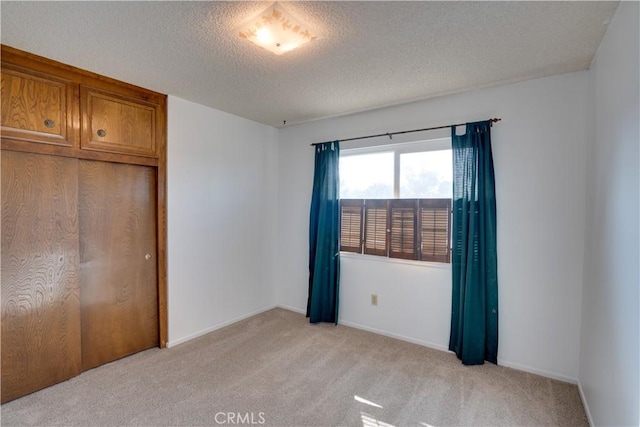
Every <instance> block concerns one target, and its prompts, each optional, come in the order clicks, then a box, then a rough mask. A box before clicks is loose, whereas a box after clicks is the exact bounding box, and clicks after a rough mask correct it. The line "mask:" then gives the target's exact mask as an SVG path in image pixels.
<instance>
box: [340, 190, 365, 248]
mask: <svg viewBox="0 0 640 427" xmlns="http://www.w3.org/2000/svg"><path fill="white" fill-rule="evenodd" d="M362 205H363V200H362V199H345V200H340V250H341V251H345V252H356V253H362Z"/></svg>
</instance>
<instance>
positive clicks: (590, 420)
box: [578, 380, 595, 426]
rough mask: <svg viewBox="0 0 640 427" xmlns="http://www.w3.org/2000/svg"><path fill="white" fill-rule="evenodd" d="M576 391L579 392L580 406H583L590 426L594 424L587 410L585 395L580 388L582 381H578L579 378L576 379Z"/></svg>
mask: <svg viewBox="0 0 640 427" xmlns="http://www.w3.org/2000/svg"><path fill="white" fill-rule="evenodd" d="M578 391H579V392H580V399H582V406H584V412H585V413H586V414H587V421H589V425H590V426H595V424H594V422H593V418H591V411H590V410H589V404H588V403H587V397H586V396H585V395H584V390H583V389H582V383H581V382H580V380H578Z"/></svg>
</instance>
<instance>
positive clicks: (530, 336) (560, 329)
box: [277, 72, 587, 382]
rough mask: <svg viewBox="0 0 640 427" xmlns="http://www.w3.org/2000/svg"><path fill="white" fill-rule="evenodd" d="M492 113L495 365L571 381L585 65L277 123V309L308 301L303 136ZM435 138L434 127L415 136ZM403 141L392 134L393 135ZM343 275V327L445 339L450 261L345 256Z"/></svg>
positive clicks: (430, 341) (578, 294)
mask: <svg viewBox="0 0 640 427" xmlns="http://www.w3.org/2000/svg"><path fill="white" fill-rule="evenodd" d="M372 90H373V89H372ZM495 116H498V117H502V119H503V120H502V122H500V123H498V124H497V125H495V126H494V128H493V131H492V136H493V153H494V161H495V172H496V181H497V182H496V191H497V216H498V230H497V231H498V269H499V293H500V294H499V301H500V303H499V304H500V305H499V308H500V322H499V328H500V332H499V333H500V338H499V341H500V343H499V362H500V363H501V364H503V365H508V366H513V367H516V368H519V369H523V370H528V371H532V372H537V373H541V374H544V375H547V376H551V377H556V378H560V379H565V380H568V381H573V382H575V381H576V379H577V375H578V363H577V360H578V352H579V337H580V312H581V299H582V281H583V276H582V272H583V248H584V221H585V220H584V209H583V207H584V206H585V183H584V176H585V173H586V172H585V162H586V142H585V141H586V129H585V128H586V125H587V72H578V73H571V74H565V75H561V76H556V77H550V78H545V79H540V80H533V81H528V82H524V83H517V84H512V85H506V86H501V87H497V88H491V89H484V90H478V91H473V92H467V93H464V94H459V95H452V96H447V97H442V98H438V99H433V100H429V101H423V102H416V103H411V104H404V105H400V106H396V107H390V108H385V109H380V110H375V111H370V112H365V113H361V114H355V115H351V116H344V117H338V118H333V119H327V120H321V121H317V122H312V123H307V124H303V125H299V126H293V127H289V128H284V129H281V132H280V143H279V161H278V163H279V191H280V193H279V206H280V208H279V226H278V230H279V235H280V240H279V256H280V260H279V266H280V268H279V275H278V276H277V283H278V285H277V290H278V303H279V305H281V306H284V307H289V308H292V309H295V310H299V311H302V310H304V309H305V308H306V298H307V289H308V267H307V265H308V259H307V258H308V255H307V254H308V212H309V202H310V200H311V187H312V179H313V150H312V149H311V148H310V147H309V143H312V142H320V141H326V140H333V139H339V138H342V139H345V138H348V137H355V136H361V135H367V134H375V133H381V132H382V133H383V132H392V131H399V130H406V129H414V128H421V127H426V126H431V125H441V124H447V123H458V122H465V121H476V120H485V119H488V118H489V117H495ZM405 136H406V135H405ZM437 136H442V134H438V133H425V134H423V135H422V136H420V137H422V138H424V137H428V138H435V137H437ZM412 137H414V138H418V137H419V136H417V135H415V134H414V135H413V136H412ZM407 139H408V138H404V139H403V138H400V137H394V141H401V140H407ZM369 142H372V143H376V142H377V143H388V142H389V140H388V139H384V138H383V139H382V140H381V141H371V140H370V141H369ZM342 147H343V148H348V147H351V145H348V143H344V144H343V145H342ZM342 273H343V274H342V282H341V293H340V296H341V302H340V319H341V322H342V323H344V324H350V325H358V326H360V327H364V328H367V329H373V330H377V331H379V332H382V333H386V334H389V335H394V336H398V337H402V338H404V339H407V340H409V341H414V342H418V343H422V344H425V345H430V346H433V347H436V348H447V347H448V339H449V324H450V307H451V290H450V289H451V284H450V281H451V279H450V277H451V271H450V269H449V268H448V267H442V266H438V267H433V266H428V265H415V264H413V265H412V264H411V263H405V264H400V263H398V262H394V261H386V260H384V259H376V260H372V259H364V258H362V257H351V256H349V257H346V256H345V257H343V260H342ZM371 293H377V294H378V295H379V305H378V307H372V306H371V305H370V294H371Z"/></svg>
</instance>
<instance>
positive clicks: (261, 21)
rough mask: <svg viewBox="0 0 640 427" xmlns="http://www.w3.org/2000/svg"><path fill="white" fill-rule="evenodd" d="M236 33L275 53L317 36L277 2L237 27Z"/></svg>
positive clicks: (280, 53)
mask: <svg viewBox="0 0 640 427" xmlns="http://www.w3.org/2000/svg"><path fill="white" fill-rule="evenodd" d="M237 33H238V35H239V36H240V37H242V38H244V39H247V40H249V41H251V42H253V43H255V44H257V45H258V46H260V47H263V48H265V49H267V50H268V51H270V52H273V53H275V54H276V55H282V54H283V53H285V52H289V51H290V50H293V49H295V48H297V47H300V46H302V45H303V44H306V43H309V42H310V41H313V40H316V39H317V38H318V35H317V34H316V33H315V32H314V31H312V30H311V29H310V28H309V27H308V26H306V25H304V24H302V23H301V22H299V21H298V20H296V19H295V18H294V17H292V16H291V15H289V13H287V12H286V11H285V10H284V9H283V8H282V7H281V6H280V5H279V4H278V3H274V4H272V5H271V6H270V7H269V8H268V9H266V10H265V11H263V12H262V13H261V14H259V15H258V16H257V17H255V18H253V19H252V20H250V21H249V22H247V23H245V24H243V25H241V26H240V27H238V29H237Z"/></svg>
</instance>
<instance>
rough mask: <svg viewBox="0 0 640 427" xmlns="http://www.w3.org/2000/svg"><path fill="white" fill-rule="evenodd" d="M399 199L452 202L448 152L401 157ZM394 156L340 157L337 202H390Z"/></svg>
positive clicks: (431, 152) (374, 154)
mask: <svg viewBox="0 0 640 427" xmlns="http://www.w3.org/2000/svg"><path fill="white" fill-rule="evenodd" d="M399 156H400V173H399V180H400V186H399V188H400V198H404V199H408V198H451V196H452V188H453V184H452V181H453V178H452V158H451V150H438V151H422V152H415V153H400V154H399ZM393 164H394V153H393V152H383V153H371V154H359V155H351V156H349V155H347V156H342V157H340V198H342V199H391V198H393V179H394V171H393Z"/></svg>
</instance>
